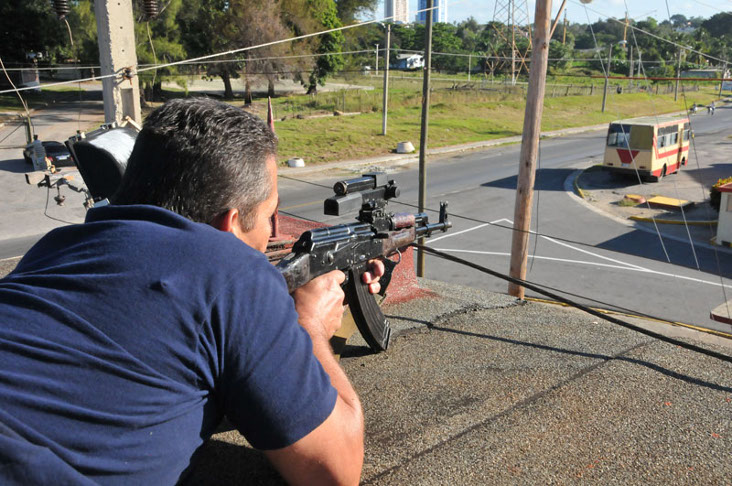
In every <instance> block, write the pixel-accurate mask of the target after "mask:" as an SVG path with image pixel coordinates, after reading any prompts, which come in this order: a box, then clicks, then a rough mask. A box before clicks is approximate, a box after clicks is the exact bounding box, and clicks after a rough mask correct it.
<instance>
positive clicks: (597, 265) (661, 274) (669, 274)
mask: <svg viewBox="0 0 732 486" xmlns="http://www.w3.org/2000/svg"><path fill="white" fill-rule="evenodd" d="M435 249H436V250H439V251H444V252H450V253H473V254H476V255H490V256H511V254H510V253H505V252H494V251H477V250H456V249H452V248H435ZM529 257H530V258H536V259H538V260H553V261H557V262H564V263H576V264H580V265H592V266H596V267H607V268H617V269H618V270H628V271H632V272H640V273H648V274H651V275H659V276H662V277H673V278H678V279H682V280H688V281H690V282H695V283H701V284H706V285H713V286H715V287H724V288H728V289H732V285H724V284H722V283H720V282H710V281H708V280H702V279H700V278H694V277H686V276H684V275H677V274H673V273H666V272H658V271H656V270H650V269H647V268H641V267H636V266H625V265H623V266H620V265H609V264H607V263H597V262H586V261H582V260H569V259H566V258H554V257H542V256H535V255H534V256H533V257H532V256H531V255H530V256H529ZM621 263H622V262H621Z"/></svg>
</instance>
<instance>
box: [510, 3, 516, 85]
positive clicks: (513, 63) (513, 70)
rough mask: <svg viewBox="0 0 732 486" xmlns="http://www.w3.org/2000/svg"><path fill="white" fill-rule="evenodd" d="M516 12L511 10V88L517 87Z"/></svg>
mask: <svg viewBox="0 0 732 486" xmlns="http://www.w3.org/2000/svg"><path fill="white" fill-rule="evenodd" d="M514 14H515V11H514V10H513V9H511V86H516V29H515V28H513V26H514V25H516V21H515V15H514Z"/></svg>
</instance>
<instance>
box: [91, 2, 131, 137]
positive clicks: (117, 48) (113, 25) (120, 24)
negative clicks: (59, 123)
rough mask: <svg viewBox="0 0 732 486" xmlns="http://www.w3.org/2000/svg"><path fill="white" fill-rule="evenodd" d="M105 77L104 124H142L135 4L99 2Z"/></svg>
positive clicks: (98, 17)
mask: <svg viewBox="0 0 732 486" xmlns="http://www.w3.org/2000/svg"><path fill="white" fill-rule="evenodd" d="M94 13H95V15H96V18H97V36H98V38H99V63H100V64H101V73H102V76H108V75H110V74H116V76H113V77H106V78H104V79H103V80H102V92H103V96H104V121H105V122H106V123H112V122H117V123H120V122H121V121H122V120H123V119H124V118H125V117H127V116H129V117H130V118H131V119H132V120H134V121H135V122H137V123H139V124H142V114H141V111H140V83H139V79H138V77H137V73H136V72H135V70H136V68H137V54H136V53H135V27H134V21H133V18H132V0H95V2H94Z"/></svg>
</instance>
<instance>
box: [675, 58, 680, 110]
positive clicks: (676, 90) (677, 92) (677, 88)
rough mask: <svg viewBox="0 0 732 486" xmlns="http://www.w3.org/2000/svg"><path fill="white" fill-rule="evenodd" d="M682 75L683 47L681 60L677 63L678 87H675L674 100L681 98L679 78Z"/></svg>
mask: <svg viewBox="0 0 732 486" xmlns="http://www.w3.org/2000/svg"><path fill="white" fill-rule="evenodd" d="M680 77H681V49H679V60H678V62H677V63H676V88H674V101H677V100H678V99H679V78H680Z"/></svg>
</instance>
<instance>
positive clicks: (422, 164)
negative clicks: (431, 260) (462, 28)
mask: <svg viewBox="0 0 732 486" xmlns="http://www.w3.org/2000/svg"><path fill="white" fill-rule="evenodd" d="M433 2H434V0H427V12H426V14H427V15H426V17H427V23H426V24H425V29H424V68H423V71H422V72H423V74H422V128H421V130H420V134H419V204H418V208H419V212H420V213H423V212H424V210H425V206H426V205H427V171H426V165H427V160H426V159H427V127H428V121H429V114H430V71H431V69H432V14H433V12H432V4H433ZM417 243H418V244H420V245H424V237H423V236H421V237H419V238H418V239H417ZM417 276H418V277H424V251H422V250H421V249H418V250H417Z"/></svg>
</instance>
